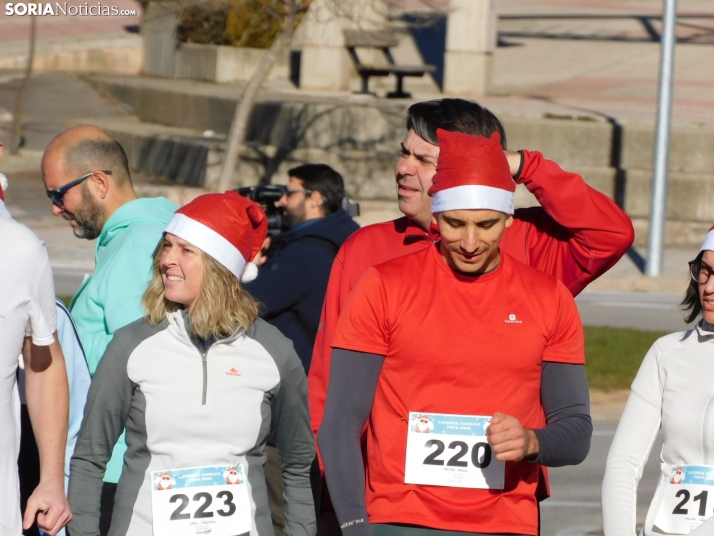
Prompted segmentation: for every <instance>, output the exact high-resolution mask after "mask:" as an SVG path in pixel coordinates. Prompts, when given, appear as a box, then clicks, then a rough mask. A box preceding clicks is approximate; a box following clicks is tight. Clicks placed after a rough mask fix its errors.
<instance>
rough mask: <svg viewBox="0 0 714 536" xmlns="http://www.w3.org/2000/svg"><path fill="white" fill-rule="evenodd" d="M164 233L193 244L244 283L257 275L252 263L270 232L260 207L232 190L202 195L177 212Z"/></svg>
mask: <svg viewBox="0 0 714 536" xmlns="http://www.w3.org/2000/svg"><path fill="white" fill-rule="evenodd" d="M165 232H167V233H171V234H172V235H175V236H178V237H179V238H182V239H183V240H186V241H187V242H190V243H191V244H193V245H194V246H196V247H197V248H200V249H201V250H203V251H204V252H205V253H208V254H209V255H210V256H211V257H213V258H214V259H216V260H217V261H218V262H220V263H221V264H222V265H223V266H225V267H226V268H228V270H230V272H231V273H232V274H233V275H235V276H236V277H237V278H238V279H239V280H240V281H242V282H243V283H248V282H250V281H253V280H254V279H255V278H256V277H257V276H258V267H257V266H256V265H255V264H254V263H252V262H250V261H252V260H253V259H254V258H255V256H256V255H257V253H258V252H259V251H260V248H261V247H262V245H263V241H264V240H265V237H266V235H267V233H268V219H267V217H266V216H265V212H263V209H262V208H260V206H259V205H258V204H257V203H255V202H253V201H251V200H250V199H246V198H245V197H243V196H241V195H238V193H236V192H233V191H228V192H226V193H223V194H206V195H201V196H199V197H197V198H196V199H194V200H193V201H191V202H190V203H189V204H187V205H184V206H183V207H181V208H180V209H178V210H177V211H176V213H175V214H174V217H173V219H172V220H171V221H170V222H169V225H168V227H166V229H165Z"/></svg>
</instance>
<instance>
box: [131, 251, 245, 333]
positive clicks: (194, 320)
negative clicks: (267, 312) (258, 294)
mask: <svg viewBox="0 0 714 536" xmlns="http://www.w3.org/2000/svg"><path fill="white" fill-rule="evenodd" d="M165 244H166V242H165V241H164V240H163V238H162V240H161V241H160V242H159V245H158V246H157V247H156V249H155V250H154V262H153V265H152V273H153V277H152V278H151V282H150V283H149V287H148V288H147V289H146V292H145V293H144V297H143V299H142V303H143V305H144V309H145V310H146V320H147V321H148V322H149V325H151V326H155V325H156V324H158V323H159V322H161V321H162V320H163V319H164V318H166V313H169V312H171V311H175V310H176V309H177V308H182V307H183V306H182V305H181V304H178V303H174V302H172V301H169V300H167V299H166V298H165V297H164V280H163V277H162V276H161V254H162V253H163V251H164V247H165ZM201 258H202V260H203V266H204V271H203V281H202V282H201V291H200V292H199V294H198V297H197V298H196V299H195V300H194V301H193V303H192V304H191V306H190V307H189V309H188V313H189V316H190V318H191V331H193V333H195V334H196V335H198V336H199V337H201V338H202V339H209V338H221V337H226V336H227V335H230V334H231V333H234V332H235V331H236V330H237V329H238V328H243V329H248V327H250V325H251V324H252V323H253V322H254V321H255V319H256V318H257V316H258V304H257V302H256V301H255V300H254V299H253V297H252V296H251V295H250V294H248V292H246V291H245V290H244V289H243V288H242V287H241V285H240V282H239V281H238V278H237V277H236V276H235V275H233V274H232V273H231V272H230V271H228V269H227V268H226V267H225V266H223V265H222V264H221V263H219V262H218V261H217V260H215V259H214V258H213V257H211V256H210V255H208V254H207V253H205V252H204V251H201Z"/></svg>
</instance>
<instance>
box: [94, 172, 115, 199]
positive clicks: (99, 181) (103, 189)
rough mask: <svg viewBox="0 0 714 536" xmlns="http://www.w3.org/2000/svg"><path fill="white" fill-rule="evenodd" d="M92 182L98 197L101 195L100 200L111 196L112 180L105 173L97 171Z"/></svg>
mask: <svg viewBox="0 0 714 536" xmlns="http://www.w3.org/2000/svg"><path fill="white" fill-rule="evenodd" d="M91 180H92V182H93V183H94V186H95V188H96V190H97V195H99V197H100V199H106V197H107V195H109V188H110V186H111V178H110V177H109V175H107V174H106V173H104V172H103V171H97V172H95V173H94V175H92V178H91Z"/></svg>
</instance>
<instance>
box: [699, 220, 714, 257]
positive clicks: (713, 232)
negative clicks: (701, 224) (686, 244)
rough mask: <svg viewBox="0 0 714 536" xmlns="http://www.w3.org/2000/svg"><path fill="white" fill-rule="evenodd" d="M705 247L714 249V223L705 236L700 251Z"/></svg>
mask: <svg viewBox="0 0 714 536" xmlns="http://www.w3.org/2000/svg"><path fill="white" fill-rule="evenodd" d="M705 249H708V250H710V251H714V225H712V227H711V229H709V232H708V233H707V236H706V237H705V238H704V243H703V244H702V248H701V249H700V250H699V251H704V250H705Z"/></svg>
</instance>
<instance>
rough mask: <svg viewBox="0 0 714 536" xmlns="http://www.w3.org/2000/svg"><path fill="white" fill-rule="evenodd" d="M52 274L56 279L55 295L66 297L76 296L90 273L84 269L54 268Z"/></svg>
mask: <svg viewBox="0 0 714 536" xmlns="http://www.w3.org/2000/svg"><path fill="white" fill-rule="evenodd" d="M52 273H53V274H54V277H55V294H57V296H62V297H64V296H73V295H74V293H75V292H76V291H77V289H78V288H79V285H81V284H82V281H83V280H84V276H85V274H87V273H88V272H87V270H83V269H82V268H53V269H52ZM89 273H91V272H89Z"/></svg>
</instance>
